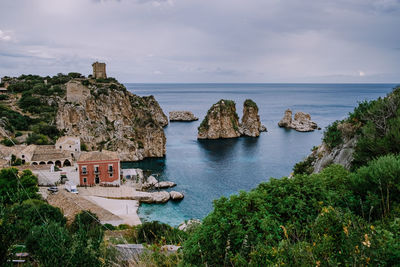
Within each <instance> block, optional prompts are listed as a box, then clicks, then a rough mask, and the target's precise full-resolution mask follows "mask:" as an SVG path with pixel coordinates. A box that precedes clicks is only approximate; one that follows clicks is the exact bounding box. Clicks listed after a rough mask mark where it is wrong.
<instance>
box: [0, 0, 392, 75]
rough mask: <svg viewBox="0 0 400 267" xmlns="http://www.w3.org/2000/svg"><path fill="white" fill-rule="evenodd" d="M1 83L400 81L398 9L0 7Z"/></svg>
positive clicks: (165, 2) (297, 2)
mask: <svg viewBox="0 0 400 267" xmlns="http://www.w3.org/2000/svg"><path fill="white" fill-rule="evenodd" d="M0 10H1V16H0V76H4V75H9V76H10V75H11V76H15V75H20V74H22V73H36V74H41V75H47V74H50V75H53V74H56V73H58V72H64V73H65V72H70V71H79V72H81V73H83V74H86V75H87V74H89V72H90V64H91V63H92V62H93V61H95V60H100V61H105V62H106V63H107V66H108V67H107V70H108V73H109V75H111V76H114V77H116V78H117V79H119V80H121V81H124V82H400V47H399V44H400V34H399V33H400V1H399V0H346V1H345V0H336V1H331V0H319V1H315V0H285V1H275V0H250V1H249V0H36V1H30V0H19V1H8V0H6V1H0Z"/></svg>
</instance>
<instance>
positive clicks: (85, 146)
mask: <svg viewBox="0 0 400 267" xmlns="http://www.w3.org/2000/svg"><path fill="white" fill-rule="evenodd" d="M81 150H82V151H88V148H87V145H86V144H85V143H84V142H81Z"/></svg>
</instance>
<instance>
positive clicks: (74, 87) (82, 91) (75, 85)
mask: <svg viewBox="0 0 400 267" xmlns="http://www.w3.org/2000/svg"><path fill="white" fill-rule="evenodd" d="M89 95H90V90H89V88H87V87H86V86H84V85H82V82H81V81H80V80H71V81H69V82H68V83H67V101H68V102H72V103H80V102H81V101H83V100H85V99H86V97H88V96H89Z"/></svg>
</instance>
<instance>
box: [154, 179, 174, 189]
mask: <svg viewBox="0 0 400 267" xmlns="http://www.w3.org/2000/svg"><path fill="white" fill-rule="evenodd" d="M174 186H176V183H174V182H170V181H162V182H158V183H156V184H155V185H154V187H155V188H170V187H174Z"/></svg>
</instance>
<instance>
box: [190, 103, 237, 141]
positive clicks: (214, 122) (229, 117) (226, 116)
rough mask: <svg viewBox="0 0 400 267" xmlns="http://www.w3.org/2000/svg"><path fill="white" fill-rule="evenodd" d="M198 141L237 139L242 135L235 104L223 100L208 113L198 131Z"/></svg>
mask: <svg viewBox="0 0 400 267" xmlns="http://www.w3.org/2000/svg"><path fill="white" fill-rule="evenodd" d="M198 130H199V131H198V135H197V138H198V139H219V138H235V137H239V136H240V135H241V133H240V131H239V117H238V115H237V113H236V106H235V102H233V101H231V100H223V99H221V100H220V101H219V102H218V103H216V104H214V105H213V106H212V107H211V108H210V109H209V110H208V112H207V115H206V117H205V118H204V120H203V121H202V123H201V124H200V127H199V129H198Z"/></svg>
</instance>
